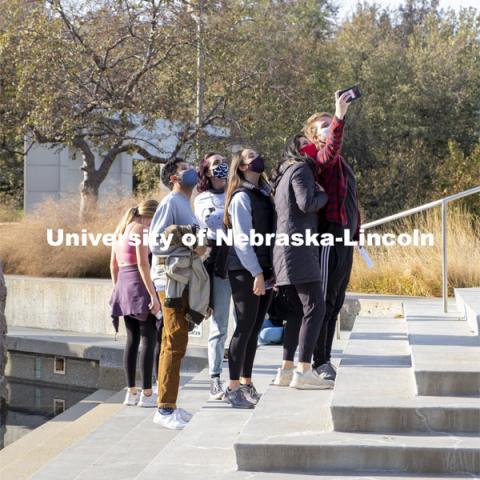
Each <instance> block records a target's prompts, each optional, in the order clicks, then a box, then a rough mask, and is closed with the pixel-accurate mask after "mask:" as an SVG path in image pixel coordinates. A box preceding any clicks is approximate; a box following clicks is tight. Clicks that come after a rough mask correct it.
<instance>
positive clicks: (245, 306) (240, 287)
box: [228, 270, 272, 380]
mask: <svg viewBox="0 0 480 480" xmlns="http://www.w3.org/2000/svg"><path fill="white" fill-rule="evenodd" d="M228 277H229V280H230V285H231V287H232V299H233V304H234V306H235V313H236V317H237V325H236V328H235V332H234V333H233V336H232V339H231V341H230V347H229V349H228V368H229V370H230V380H239V379H240V377H244V378H250V377H251V376H252V370H253V362H254V361H255V354H256V352H257V341H258V334H259V332H260V329H261V328H262V324H263V320H264V319H265V314H266V313H267V310H268V307H269V306H270V301H271V299H272V290H267V291H266V293H265V295H260V296H258V295H255V294H254V293H253V281H254V278H253V277H252V275H251V274H250V272H248V271H247V270H234V271H230V272H228Z"/></svg>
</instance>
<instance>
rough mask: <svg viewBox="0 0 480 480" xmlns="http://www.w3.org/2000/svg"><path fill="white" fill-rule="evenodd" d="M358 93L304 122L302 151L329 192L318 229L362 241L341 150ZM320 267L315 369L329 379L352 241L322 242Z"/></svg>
mask: <svg viewBox="0 0 480 480" xmlns="http://www.w3.org/2000/svg"><path fill="white" fill-rule="evenodd" d="M359 96H360V91H359V89H358V87H355V88H353V87H352V88H349V89H346V90H343V91H338V92H336V93H335V115H334V116H333V117H332V116H331V115H330V114H329V113H315V114H313V115H312V116H311V117H310V118H309V119H308V120H307V121H306V123H305V126H304V133H305V135H306V137H307V138H308V139H309V141H310V142H311V143H310V144H309V145H306V146H305V147H303V149H302V152H303V153H306V154H308V155H310V156H311V157H312V158H313V159H314V161H315V165H316V168H317V181H318V183H319V184H320V185H321V186H322V187H323V188H324V189H325V192H326V193H327V195H328V201H327V205H326V207H325V208H324V209H323V210H321V211H320V215H319V232H320V233H330V234H332V235H333V237H334V238H339V237H340V238H345V236H346V234H347V232H348V235H349V237H350V238H351V239H353V240H358V239H359V233H360V208H359V203H358V196H357V186H356V181H355V175H354V172H353V169H352V167H351V166H350V165H349V164H348V163H347V162H346V161H345V159H344V158H343V157H342V155H341V149H342V139H343V131H344V125H345V115H346V113H347V111H348V109H349V106H350V105H351V102H352V100H356V99H357V98H358V97H359ZM319 256H320V267H321V271H322V285H323V291H324V295H325V306H326V311H325V317H324V321H323V325H322V330H321V331H320V335H319V337H318V341H317V345H316V348H315V351H314V354H313V368H314V369H315V370H316V371H317V373H319V374H321V375H323V376H324V378H326V379H330V380H333V381H334V380H335V377H336V371H335V368H334V366H333V365H332V364H331V362H330V359H331V351H332V343H333V336H334V333H335V326H336V322H337V317H338V314H339V312H340V309H341V308H342V306H343V302H344V300H345V292H346V289H347V285H348V282H349V279H350V273H351V270H352V263H353V246H350V245H345V244H344V242H343V241H340V242H339V241H337V240H336V241H335V245H334V246H331V245H327V246H320V255H319Z"/></svg>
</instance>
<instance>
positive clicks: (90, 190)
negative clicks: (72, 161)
mask: <svg viewBox="0 0 480 480" xmlns="http://www.w3.org/2000/svg"><path fill="white" fill-rule="evenodd" d="M91 176H92V175H89V174H88V173H87V172H84V180H83V181H82V183H81V184H80V222H81V223H86V222H88V221H89V220H90V219H91V218H92V215H93V214H94V213H95V211H96V209H97V200H98V190H99V187H100V185H99V184H98V182H96V181H95V180H93V179H92V178H91Z"/></svg>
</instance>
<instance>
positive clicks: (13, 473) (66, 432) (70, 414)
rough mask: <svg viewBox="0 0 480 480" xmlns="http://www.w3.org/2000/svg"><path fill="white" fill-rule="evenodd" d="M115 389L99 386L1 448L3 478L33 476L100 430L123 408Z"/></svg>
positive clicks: (27, 477)
mask: <svg viewBox="0 0 480 480" xmlns="http://www.w3.org/2000/svg"><path fill="white" fill-rule="evenodd" d="M112 393H113V392H111V391H106V390H98V391H97V392H95V393H94V394H92V395H90V396H89V397H87V398H85V399H84V400H82V401H81V402H79V403H78V404H77V405H74V406H73V407H72V408H70V409H68V410H66V411H65V412H64V413H62V414H61V415H59V416H57V417H55V418H53V419H52V420H51V421H49V422H47V423H45V424H43V425H41V426H40V427H38V428H36V429H35V430H33V431H32V432H30V433H29V434H28V435H25V436H24V437H22V438H21V439H19V440H18V441H16V442H14V443H12V444H11V445H9V446H8V447H6V448H4V449H3V450H2V451H0V478H2V479H3V478H5V479H15V480H23V479H29V478H31V475H32V474H33V473H34V472H36V471H37V470H38V469H39V468H41V467H42V466H43V465H46V464H47V463H48V462H49V461H51V460H52V459H53V458H54V457H55V456H56V455H58V454H59V453H60V452H61V451H62V450H64V449H65V448H68V447H69V446H70V445H73V444H74V443H76V442H77V441H79V440H80V439H82V438H83V437H85V436H87V435H88V434H89V433H90V432H92V431H94V430H96V429H97V428H98V427H99V426H100V425H102V424H103V423H104V422H105V421H106V420H107V419H108V418H110V416H111V415H113V414H115V413H116V412H118V411H119V410H120V409H121V408H122V405H121V400H120V397H119V395H118V393H114V395H112ZM122 400H123V398H122Z"/></svg>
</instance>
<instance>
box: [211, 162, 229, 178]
mask: <svg viewBox="0 0 480 480" xmlns="http://www.w3.org/2000/svg"><path fill="white" fill-rule="evenodd" d="M212 175H213V176H214V177H215V178H222V179H223V178H227V177H228V163H224V162H222V163H219V164H218V165H217V166H216V167H215V168H214V169H213V170H212Z"/></svg>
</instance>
